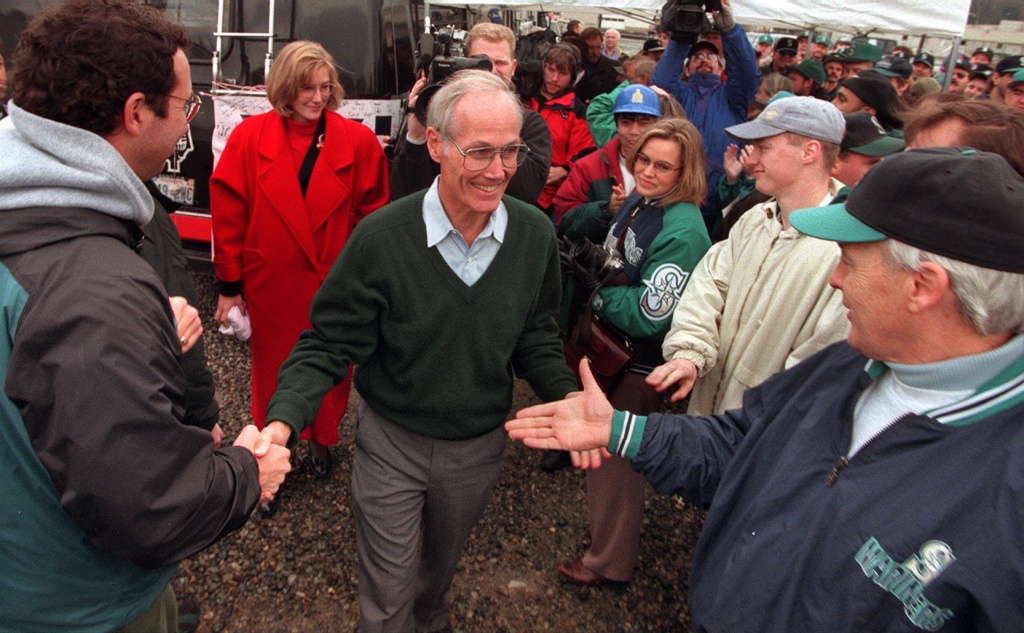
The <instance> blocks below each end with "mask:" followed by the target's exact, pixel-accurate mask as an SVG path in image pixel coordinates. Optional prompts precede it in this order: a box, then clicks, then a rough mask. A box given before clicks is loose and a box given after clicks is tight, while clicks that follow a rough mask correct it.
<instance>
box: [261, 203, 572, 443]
mask: <svg viewBox="0 0 1024 633" xmlns="http://www.w3.org/2000/svg"><path fill="white" fill-rule="evenodd" d="M424 193H425V192H420V193H417V194H414V195H411V196H408V197H406V198H402V199H401V200H398V201H396V202H393V203H391V204H389V205H388V206H386V207H384V208H383V209H380V210H379V211H376V212H375V213H373V214H371V215H370V216H369V217H367V218H366V219H364V220H362V221H361V222H360V223H359V225H358V226H357V227H356V229H355V231H353V233H352V236H351V237H350V238H349V240H348V242H347V243H346V244H345V247H344V248H343V249H342V252H341V255H340V256H339V257H338V260H337V261H336V262H335V263H334V266H333V267H332V268H331V272H330V273H329V274H328V276H327V279H326V280H325V281H324V283H323V286H321V288H320V290H319V292H317V294H316V296H315V297H314V298H313V305H312V308H311V310H310V321H311V322H312V325H313V327H312V329H311V330H307V331H306V332H304V333H303V334H302V336H301V337H299V340H298V342H297V343H296V344H295V347H294V349H293V350H292V353H291V355H290V356H289V357H288V360H287V361H285V363H284V364H283V365H282V366H281V371H280V373H279V375H278V389H277V393H275V394H274V397H273V398H272V399H271V401H270V406H269V407H268V412H267V420H281V421H283V422H286V423H287V424H288V425H290V426H291V427H292V428H293V429H294V430H295V431H296V432H295V433H293V435H292V437H293V438H294V437H296V436H297V435H298V431H301V430H302V429H303V428H305V427H306V426H307V425H309V424H311V423H312V421H313V417H314V416H315V414H316V411H317V409H318V407H319V405H320V400H321V399H322V398H323V396H324V394H326V393H327V391H328V390H330V388H331V387H333V386H334V385H335V384H337V383H338V382H340V381H341V380H342V379H343V378H344V377H345V374H346V373H347V371H348V369H349V367H350V366H352V365H358V369H357V370H356V371H355V376H354V382H355V387H356V389H357V390H358V391H359V394H360V395H361V396H362V397H363V399H364V400H365V401H366V403H367V404H368V405H369V406H370V407H371V408H372V409H373V410H374V411H375V412H377V413H378V414H380V415H382V416H384V417H385V418H387V419H388V420H390V421H391V422H393V423H395V424H397V425H399V426H401V427H403V428H405V429H408V430H410V431H412V432H414V433H419V434H421V435H425V436H428V437H432V438H437V439H445V440H458V439H468V438H472V437H476V436H479V435H482V434H484V433H487V432H488V431H491V430H493V429H495V428H497V427H498V426H500V425H501V424H502V423H503V422H504V420H505V419H506V417H507V415H508V412H509V409H510V407H511V406H512V377H513V372H514V373H515V375H516V376H519V377H520V378H524V379H526V380H527V381H528V382H529V383H530V385H531V386H532V387H533V389H534V391H536V392H537V395H538V396H540V397H541V398H543V399H544V400H546V401H550V400H557V399H560V398H562V397H564V396H565V395H566V394H567V393H569V392H570V391H573V390H575V389H577V386H576V382H575V379H574V377H573V375H572V373H571V372H570V371H569V369H568V367H567V366H566V364H565V359H564V356H563V354H562V344H561V342H560V341H559V339H558V326H557V324H556V311H557V309H558V303H559V297H560V295H561V287H560V281H559V269H558V247H557V244H556V240H555V232H554V229H553V227H552V226H551V221H550V220H549V219H548V218H546V217H545V216H544V215H543V214H542V213H541V212H540V211H539V210H537V209H535V208H533V207H531V206H529V205H526V204H524V203H522V202H519V201H518V200H515V199H513V198H510V197H508V196H505V198H504V202H505V207H506V208H507V209H508V215H509V219H508V228H507V230H506V232H505V241H504V243H503V244H502V245H501V248H500V249H499V250H498V254H497V256H496V257H495V258H494V261H493V262H492V263H491V265H490V267H489V268H488V269H487V272H485V273H484V275H483V276H482V277H481V278H480V279H479V280H478V281H477V282H476V283H475V284H473V285H472V286H467V285H466V284H465V283H464V282H463V281H462V280H461V279H459V277H458V276H457V275H456V274H455V273H454V272H453V271H452V270H451V268H450V267H449V266H448V264H447V263H446V262H445V261H444V258H443V257H442V256H441V254H440V253H439V252H438V250H437V248H427V233H426V226H425V225H424V222H423V212H422V208H423V197H424Z"/></svg>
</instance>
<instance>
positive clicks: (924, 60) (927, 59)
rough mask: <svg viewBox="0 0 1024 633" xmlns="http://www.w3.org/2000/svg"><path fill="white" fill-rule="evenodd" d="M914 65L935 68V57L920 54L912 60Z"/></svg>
mask: <svg viewBox="0 0 1024 633" xmlns="http://www.w3.org/2000/svg"><path fill="white" fill-rule="evenodd" d="M912 63H914V64H924V65H925V66H927V67H928V68H935V56H934V55H932V54H931V53H920V54H919V55H918V56H917V57H915V58H914V60H913V62H912Z"/></svg>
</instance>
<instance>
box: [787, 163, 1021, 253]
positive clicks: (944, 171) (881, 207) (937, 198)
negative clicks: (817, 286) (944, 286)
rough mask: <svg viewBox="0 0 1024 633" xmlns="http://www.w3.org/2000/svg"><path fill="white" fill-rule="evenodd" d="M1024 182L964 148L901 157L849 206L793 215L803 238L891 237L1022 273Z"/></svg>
mask: <svg viewBox="0 0 1024 633" xmlns="http://www.w3.org/2000/svg"><path fill="white" fill-rule="evenodd" d="M1021 209H1024V178H1022V177H1021V175H1020V174H1018V173H1017V172H1016V171H1014V169H1013V168H1012V167H1010V164H1009V163H1007V162H1006V159H1004V158H1003V157H1002V156H999V155H998V154H992V153H989V152H979V151H977V150H974V149H969V148H965V147H929V148H924V149H915V150H910V151H907V152H900V153H898V154H893V155H892V156H889V157H888V158H886V159H885V160H883V161H882V162H880V163H878V164H877V165H875V166H874V167H872V168H871V170H870V171H868V173H867V174H866V175H865V176H864V178H862V179H861V181H860V182H859V183H857V185H856V186H854V187H853V189H852V190H851V191H850V196H849V198H847V200H846V202H845V203H842V204H833V205H829V206H824V207H815V208H810V209H800V210H797V211H794V212H793V213H792V214H791V215H790V217H789V221H790V223H791V224H792V225H793V226H794V227H796V229H797V230H798V231H800V232H801V233H805V234H807V235H811V236H813V237H817V238H820V239H824V240H833V241H836V242H877V241H879V240H884V239H886V238H893V239H895V240H898V241H900V242H903V243H905V244H909V245H910V246H915V247H917V248H920V249H923V250H925V251H928V252H931V253H935V254H937V255H942V256H945V257H949V258H952V259H955V260H958V261H961V262H965V263H968V264H974V265H975V266H981V267H982V268H990V269H993V270H1001V271H1005V272H1011V273H1024V213H1021Z"/></svg>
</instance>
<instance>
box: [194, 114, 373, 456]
mask: <svg viewBox="0 0 1024 633" xmlns="http://www.w3.org/2000/svg"><path fill="white" fill-rule="evenodd" d="M324 137H325V142H324V145H323V148H322V149H321V150H320V155H319V157H318V158H317V161H316V165H315V167H314V168H313V174H312V176H311V177H310V181H309V187H308V189H307V195H306V198H305V200H303V197H302V191H301V189H300V188H299V179H298V166H297V165H296V163H295V159H294V157H293V155H292V149H291V147H290V146H289V144H288V138H287V136H286V128H285V120H284V119H283V118H282V117H281V116H280V115H278V114H277V113H275V112H273V111H271V112H267V113H265V114H261V115H258V116H253V117H249V118H247V119H246V120H244V121H242V123H241V124H239V125H238V127H236V128H235V130H234V131H233V132H232V133H231V136H230V138H228V142H227V145H226V146H225V148H224V152H223V154H222V155H221V157H220V161H219V162H218V163H217V167H216V168H215V169H214V171H213V175H212V176H211V177H210V210H211V214H212V216H213V265H214V269H215V270H216V273H217V278H218V279H221V280H223V281H237V280H242V287H243V289H242V294H243V298H244V299H245V302H246V306H247V308H248V311H249V317H250V319H251V322H252V338H251V339H250V345H251V350H252V416H253V419H254V420H255V421H256V424H257V426H259V427H260V428H263V425H264V424H265V422H266V411H267V404H268V403H269V402H270V397H271V396H273V395H274V391H275V390H276V389H277V371H278V369H279V368H280V367H281V364H282V363H283V362H284V361H285V359H286V358H287V357H288V354H289V353H290V352H291V350H292V347H293V346H294V345H295V342H296V341H297V340H298V338H299V334H300V333H301V332H302V331H303V330H305V329H308V328H309V327H310V323H309V307H310V304H311V303H312V300H313V295H314V294H315V293H316V291H317V290H318V289H319V288H320V284H321V283H323V280H324V278H325V277H326V276H327V273H328V272H329V271H330V269H331V265H332V264H333V263H334V260H335V259H336V258H337V257H338V254H339V253H340V252H341V248H342V246H344V245H345V241H346V240H347V239H348V236H349V235H350V234H351V232H352V229H353V228H354V227H355V225H356V223H358V222H359V220H361V219H362V218H364V217H366V216H367V215H368V214H369V213H370V212H371V211H374V210H376V209H378V208H380V207H382V206H384V205H385V204H387V202H388V199H389V189H388V171H387V159H386V158H385V157H384V152H383V151H382V150H381V147H380V143H379V142H378V141H377V137H376V136H374V134H373V132H372V131H370V129H369V128H367V127H366V126H364V125H362V124H360V123H357V122H354V121H349V120H347V119H345V118H343V117H342V116H340V115H338V114H335V113H333V112H331V113H328V114H327V127H326V130H325V134H324ZM318 245H319V248H318ZM349 386H350V380H346V381H345V382H344V383H343V384H341V385H338V387H336V388H335V389H334V390H332V391H331V392H330V393H328V394H327V397H325V398H324V400H323V404H322V405H321V407H320V412H319V414H318V415H317V417H316V421H315V422H314V424H313V426H312V427H311V428H312V438H313V439H315V440H317V441H318V442H320V443H321V444H324V445H327V446H332V445H334V444H337V443H338V422H339V421H340V420H341V418H342V416H344V414H345V407H346V406H347V404H348V392H349ZM308 431H309V429H307V431H306V432H304V433H303V437H307V433H308Z"/></svg>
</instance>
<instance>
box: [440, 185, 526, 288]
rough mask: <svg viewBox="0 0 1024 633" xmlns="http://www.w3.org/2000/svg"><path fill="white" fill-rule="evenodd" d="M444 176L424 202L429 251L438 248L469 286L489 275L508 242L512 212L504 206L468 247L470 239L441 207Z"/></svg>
mask: <svg viewBox="0 0 1024 633" xmlns="http://www.w3.org/2000/svg"><path fill="white" fill-rule="evenodd" d="M439 179H440V176H438V177H437V178H435V179H434V183H433V184H432V185H430V189H429V190H427V195H426V196H425V197H424V198H423V222H424V224H426V226H427V248H431V247H433V246H437V250H438V252H439V253H441V257H443V258H444V261H445V262H446V263H447V264H448V266H449V267H450V268H451V269H452V272H454V273H455V274H456V275H458V276H459V279H461V280H462V281H463V282H464V283H465V284H466V285H467V286H472V285H473V284H475V283H476V282H477V281H478V280H479V279H480V277H482V276H483V274H484V273H485V272H487V268H488V267H489V266H490V265H491V262H493V261H494V257H495V256H496V255H497V254H498V249H500V248H501V243H502V242H504V241H505V228H506V227H507V226H508V209H506V208H505V203H504V202H499V203H498V208H497V209H495V211H494V213H492V214H491V217H490V219H489V220H488V221H487V226H485V227H484V230H483V231H481V233H480V235H478V236H477V238H476V240H474V241H473V246H470V245H469V244H467V243H466V238H464V237H462V234H461V233H459V232H458V231H457V230H455V227H454V226H453V225H452V221H451V220H449V219H448V214H447V213H445V212H444V207H443V206H441V197H440V196H439V195H438V193H437V182H438V180H439Z"/></svg>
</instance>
